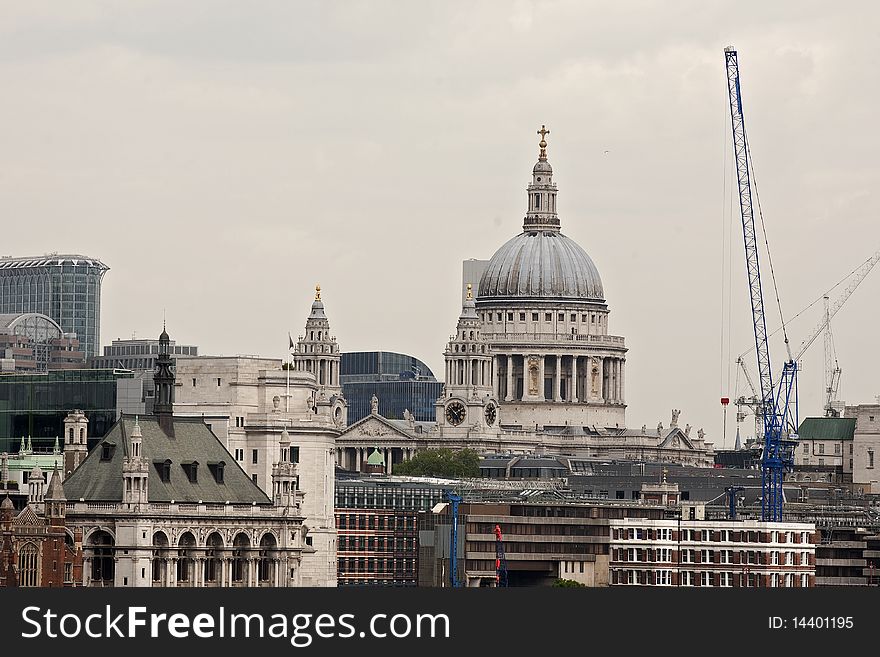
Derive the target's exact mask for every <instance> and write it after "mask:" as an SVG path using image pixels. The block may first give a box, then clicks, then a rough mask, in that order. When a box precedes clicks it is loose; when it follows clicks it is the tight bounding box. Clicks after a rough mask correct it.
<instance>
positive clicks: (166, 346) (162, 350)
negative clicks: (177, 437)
mask: <svg viewBox="0 0 880 657" xmlns="http://www.w3.org/2000/svg"><path fill="white" fill-rule="evenodd" d="M173 366H174V361H173V360H172V358H171V339H170V338H169V337H168V333H167V332H166V331H165V323H164V322H163V323H162V334H161V335H160V336H159V356H158V358H156V371H155V372H154V373H153V381H154V383H155V388H156V400H155V402H154V403H153V414H154V415H156V416H157V417H158V419H159V426H160V427H162V430H163V431H164V432H165V433H166V435H169V436H172V437H173V436H174V420H173V415H174V370H173V369H172V367H173Z"/></svg>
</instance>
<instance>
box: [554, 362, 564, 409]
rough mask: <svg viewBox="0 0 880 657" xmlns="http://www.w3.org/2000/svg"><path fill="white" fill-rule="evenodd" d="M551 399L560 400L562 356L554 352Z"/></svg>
mask: <svg viewBox="0 0 880 657" xmlns="http://www.w3.org/2000/svg"><path fill="white" fill-rule="evenodd" d="M553 401H555V402H561V401H562V356H560V355H559V354H556V370H555V371H554V373H553Z"/></svg>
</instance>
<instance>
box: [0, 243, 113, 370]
mask: <svg viewBox="0 0 880 657" xmlns="http://www.w3.org/2000/svg"><path fill="white" fill-rule="evenodd" d="M108 269H110V268H109V267H108V266H107V265H105V264H104V263H103V262H101V261H100V260H96V259H94V258H89V257H87V256H82V255H58V254H55V253H52V254H49V255H45V256H40V257H35V258H11V257H0V314H8V315H20V314H22V313H42V314H43V315H47V316H48V317H51V318H52V319H54V320H55V321H56V322H58V325H59V326H60V327H61V328H62V330H63V331H64V332H65V333H76V337H77V339H78V340H79V342H80V345H81V347H82V350H83V351H84V352H85V356H86V358H90V357H92V356H97V355H98V354H100V346H101V279H102V278H103V277H104V274H105V273H106V272H107V270H108Z"/></svg>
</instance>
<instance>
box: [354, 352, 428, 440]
mask: <svg viewBox="0 0 880 657" xmlns="http://www.w3.org/2000/svg"><path fill="white" fill-rule="evenodd" d="M339 382H340V383H341V384H342V392H343V394H344V395H345V399H346V401H348V424H350V425H351V424H354V423H355V422H357V421H358V420H360V419H361V418H363V417H366V416H367V415H369V414H370V398H371V397H372V396H373V395H374V394H375V395H376V397H377V398H378V399H379V413H380V415H382V416H383V417H386V418H388V419H390V420H402V419H403V415H404V413H403V412H404V410H409V411H410V412H411V413H412V414H413V417H414V418H415V420H416V421H417V422H433V421H434V419H435V418H434V402H435V401H437V398H438V397H439V396H440V392H441V391H442V390H443V383H442V382H441V381H438V380H437V379H436V378H434V373H433V372H432V371H431V370H430V368H429V367H428V366H427V365H425V364H424V363H423V362H422V361H420V360H419V359H418V358H416V357H415V356H408V355H407V354H399V353H395V352H393V351H350V352H343V353H342V357H341V359H340V365H339Z"/></svg>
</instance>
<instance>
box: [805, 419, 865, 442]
mask: <svg viewBox="0 0 880 657" xmlns="http://www.w3.org/2000/svg"><path fill="white" fill-rule="evenodd" d="M855 430H856V418H854V417H808V418H806V419H805V420H804V421H803V422H801V426H800V427H798V439H799V440H852V439H853V434H854V433H855Z"/></svg>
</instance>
